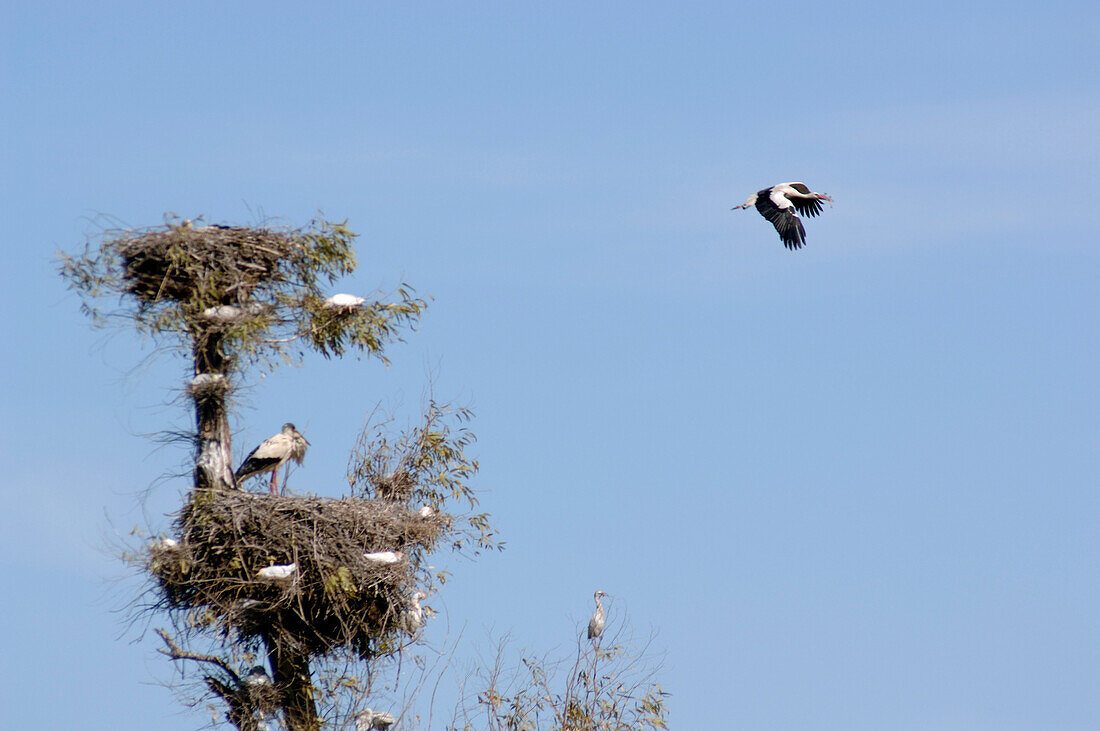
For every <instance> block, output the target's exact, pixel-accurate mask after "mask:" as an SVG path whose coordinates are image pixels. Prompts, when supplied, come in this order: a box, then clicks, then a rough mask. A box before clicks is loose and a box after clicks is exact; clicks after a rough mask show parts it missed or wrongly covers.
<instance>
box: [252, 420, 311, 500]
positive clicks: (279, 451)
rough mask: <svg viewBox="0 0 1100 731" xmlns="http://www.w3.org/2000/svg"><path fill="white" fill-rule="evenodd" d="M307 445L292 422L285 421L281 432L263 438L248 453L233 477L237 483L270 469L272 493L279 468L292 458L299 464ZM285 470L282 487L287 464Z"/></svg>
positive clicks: (285, 479) (288, 471) (273, 492)
mask: <svg viewBox="0 0 1100 731" xmlns="http://www.w3.org/2000/svg"><path fill="white" fill-rule="evenodd" d="M308 446H309V442H308V441H306V438H305V437H303V436H302V435H301V434H300V433H299V432H298V430H297V429H296V428H295V426H294V425H293V424H291V423H290V422H287V423H286V424H283V430H282V431H281V432H279V433H278V434H276V435H275V436H272V437H268V438H267V439H265V440H263V442H261V443H260V446H258V447H256V448H255V449H253V450H252V451H251V452H249V453H248V456H247V457H245V459H244V463H242V464H241V466H240V467H238V468H237V473H236V474H235V475H233V477H234V478H235V479H236V480H237V483H238V484H239V483H240V482H241V481H242V480H247V479H248V478H249V477H252V476H253V475H258V474H260V473H261V472H268V471H270V472H271V494H272V495H274V494H275V486H276V483H277V481H278V475H279V468H280V467H282V466H283V465H284V464H286V463H287V462H289V461H290V460H292V459H293V460H294V461H295V462H297V463H298V464H301V463H302V459H303V458H304V457H305V456H306V447H308ZM286 472H287V474H286V476H284V477H283V487H284V488H285V487H286V481H287V477H289V475H290V467H289V466H287V468H286Z"/></svg>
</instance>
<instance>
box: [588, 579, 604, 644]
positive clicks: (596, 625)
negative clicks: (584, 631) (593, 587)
mask: <svg viewBox="0 0 1100 731" xmlns="http://www.w3.org/2000/svg"><path fill="white" fill-rule="evenodd" d="M592 596H593V598H594V599H595V600H596V611H594V612H593V613H592V619H590V620H588V639H590V640H594V639H596V638H597V637H599V636H600V635H602V634H603V628H604V626H605V625H606V624H607V615H605V614H604V611H603V604H601V603H600V597H601V596H607V592H606V591H597V592H596V593H595V594H593V595H592Z"/></svg>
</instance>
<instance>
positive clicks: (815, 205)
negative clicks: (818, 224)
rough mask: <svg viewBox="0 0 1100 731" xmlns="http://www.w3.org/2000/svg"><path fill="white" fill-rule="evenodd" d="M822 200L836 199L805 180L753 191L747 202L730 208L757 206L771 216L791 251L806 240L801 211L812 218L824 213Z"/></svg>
mask: <svg viewBox="0 0 1100 731" xmlns="http://www.w3.org/2000/svg"><path fill="white" fill-rule="evenodd" d="M821 201H829V202H830V203H832V202H833V199H832V198H830V197H829V196H827V195H825V194H824V193H814V192H812V191H810V189H809V188H807V187H806V184H805V183H780V184H779V185H773V186H772V187H770V188H765V189H764V190H761V191H759V192H757V193H753V194H752V195H750V196H749V197H748V198H747V199H745V202H744V203H742V204H741V205H739V206H734V207H733V208H732V209H731V210H734V211H736V210H737V209H739V208H748V207H749V206H756V210H758V211H760V215H761V216H763V217H764V218H766V219H768V221H769V222H770V223H771V225H773V226H775V230H776V231H778V232H779V238H780V239H781V240H782V241H783V245H784V246H786V247H787V248H788V249H791V250H792V251H793V250H794V249H801V248H802V245H803V244H805V243H806V229H805V228H804V227H803V226H802V219H801V218H799V217H798V214H799V213H802V214H805V215H807V216H810V217H811V218H813V217H814V216H816V215H817V214H819V213H821Z"/></svg>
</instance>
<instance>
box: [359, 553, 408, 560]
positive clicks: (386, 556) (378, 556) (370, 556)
mask: <svg viewBox="0 0 1100 731" xmlns="http://www.w3.org/2000/svg"><path fill="white" fill-rule="evenodd" d="M404 557H405V554H404V553H402V552H401V551H375V552H374V553H364V554H363V558H365V559H367V560H368V561H374V562H375V563H397V562H398V561H400V560H401V559H403V558H404Z"/></svg>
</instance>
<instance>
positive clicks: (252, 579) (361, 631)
mask: <svg viewBox="0 0 1100 731" xmlns="http://www.w3.org/2000/svg"><path fill="white" fill-rule="evenodd" d="M448 521H449V517H448V516H446V515H445V514H440V513H434V514H432V515H428V516H422V515H420V514H418V513H414V512H411V511H409V510H408V509H407V508H406V507H405V506H404V505H401V504H398V503H392V502H385V501H379V500H365V499H359V498H354V497H350V498H342V499H334V498H320V497H295V496H273V495H261V494H256V493H248V492H243V491H237V490H195V491H194V492H193V493H192V496H191V499H190V501H189V502H188V503H187V504H186V505H185V506H184V508H183V510H182V511H181V513H180V515H179V517H178V518H177V519H176V521H175V529H176V534H177V535H178V536H179V537H178V540H163V541H160V542H158V543H154V544H153V546H152V547H151V549H150V551H149V554H148V559H147V560H148V570H149V573H150V574H151V575H152V576H153V577H154V578H155V580H156V581H157V583H158V584H159V587H160V589H161V592H160V593H161V601H162V602H163V603H164V605H165V606H166V607H167V608H168V609H170V610H177V611H178V610H184V611H186V612H187V622H188V624H190V625H191V626H195V627H198V626H205V627H216V628H219V629H221V630H222V631H224V632H226V633H231V632H232V633H236V634H238V635H239V636H240V637H242V638H245V639H247V638H258V639H259V638H264V639H277V640H279V641H292V642H293V643H294V644H295V645H296V646H298V647H299V648H301V649H302V650H304V651H306V652H309V653H310V654H313V655H320V654H325V653H328V652H331V651H332V650H335V649H337V648H346V649H349V650H352V651H353V652H355V653H356V654H358V655H359V656H360V657H362V658H364V659H365V658H368V657H370V656H372V655H376V654H379V653H385V652H390V651H392V650H394V649H396V648H397V645H398V644H399V642H400V637H401V636H402V635H403V634H406V633H412V632H414V631H415V630H416V628H417V624H416V620H410V618H409V617H410V615H412V614H414V613H418V612H419V610H418V605H417V599H416V597H415V596H414V594H415V592H416V591H417V585H418V584H417V582H418V579H419V578H420V571H421V567H420V565H419V561H420V557H421V556H422V555H427V553H429V552H430V551H431V550H432V548H433V546H434V544H435V542H436V540H437V539H438V538H439V536H440V534H441V533H442V532H443V530H444V528H445V527H446V525H447V522H448ZM386 552H393V553H390V554H387V553H386ZM367 554H375V555H374V556H372V557H368V556H367ZM265 569H268V570H266V571H265Z"/></svg>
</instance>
